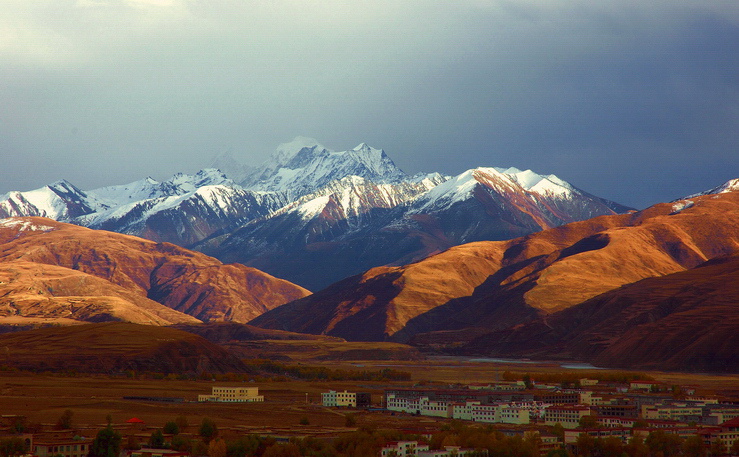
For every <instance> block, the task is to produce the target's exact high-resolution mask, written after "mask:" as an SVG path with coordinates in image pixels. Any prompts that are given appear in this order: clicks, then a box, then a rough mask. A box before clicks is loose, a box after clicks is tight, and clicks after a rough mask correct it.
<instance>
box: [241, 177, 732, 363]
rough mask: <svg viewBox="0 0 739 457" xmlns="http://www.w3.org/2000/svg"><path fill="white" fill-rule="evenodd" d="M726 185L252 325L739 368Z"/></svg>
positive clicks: (335, 294) (474, 348)
mask: <svg viewBox="0 0 739 457" xmlns="http://www.w3.org/2000/svg"><path fill="white" fill-rule="evenodd" d="M733 186H734V187H736V182H733ZM731 189H732V183H727V185H726V186H725V188H724V189H722V191H723V193H720V194H713V195H703V196H696V197H690V199H685V200H680V201H676V202H673V203H664V204H658V205H655V206H652V207H650V208H648V209H645V210H643V211H639V212H633V213H629V214H622V215H611V216H600V217H596V218H593V219H590V220H587V221H581V222H574V223H570V224H567V225H564V226H561V227H556V228H553V229H549V230H545V231H542V232H538V233H533V234H530V235H527V236H524V237H521V238H517V239H513V240H509V241H487V242H476V243H469V244H465V245H461V246H457V247H453V248H451V249H449V250H447V251H445V252H443V253H440V254H438V255H435V256H432V257H430V258H428V259H425V260H422V261H419V262H416V263H413V264H410V265H406V266H402V267H387V266H386V267H377V268H374V269H371V270H369V271H367V272H365V273H363V274H360V275H357V276H354V277H352V278H348V279H346V280H344V281H341V282H338V283H336V284H333V285H332V286H330V287H328V288H326V289H324V290H321V291H319V292H316V293H314V294H313V295H310V296H308V297H305V298H303V299H300V300H297V301H295V302H292V303H288V304H286V305H283V306H281V307H278V308H276V309H274V310H271V311H269V312H267V313H264V314H263V315H261V316H259V317H258V318H256V319H255V320H253V321H252V322H251V323H252V324H253V325H257V326H262V327H267V328H280V329H285V330H292V331H299V332H307V333H320V334H327V335H333V336H339V337H343V338H346V339H356V340H392V341H400V342H407V341H410V342H411V343H413V344H414V345H417V346H420V347H425V348H426V349H432V350H433V349H437V350H438V349H441V350H447V351H448V350H449V349H450V348H454V351H455V352H457V353H460V352H461V353H464V354H485V355H497V356H501V355H511V354H515V355H518V356H527V357H529V356H546V357H565V358H570V357H574V358H581V359H585V360H590V361H594V362H597V363H602V364H606V365H610V366H613V365H617V366H642V367H650V368H656V367H661V368H670V369H677V368H680V369H701V368H706V369H711V370H715V369H718V368H719V367H721V366H725V367H727V368H723V369H728V370H736V367H737V363H736V360H735V358H736V351H735V347H736V346H735V344H731V341H734V342H736V336H735V334H736V330H737V329H738V328H739V327H738V326H737V321H736V315H737V311H739V309H737V306H739V300H737V299H736V298H737V296H736V294H737V289H736V285H737V284H739V280H738V279H739V270H737V262H736V256H737V255H739V192H733V191H730V190H731ZM522 324H525V325H524V326H523V327H522V326H521V325H522ZM714 329H715V331H714ZM721 332H725V334H723V333H722V335H723V336H722V337H718V338H715V337H717V336H718V333H721ZM721 338H724V339H721ZM555 343H556V344H555ZM460 346H462V348H461V349H459V348H460ZM634 354H640V355H638V356H635V355H634ZM706 354H710V355H709V356H707V355H706ZM697 357H704V362H703V363H702V364H697V363H696V364H695V365H691V364H692V363H693V361H694V359H696V358H697ZM732 358H733V359H732ZM731 360H734V363H731Z"/></svg>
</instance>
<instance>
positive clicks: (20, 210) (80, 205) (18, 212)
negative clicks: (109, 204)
mask: <svg viewBox="0 0 739 457" xmlns="http://www.w3.org/2000/svg"><path fill="white" fill-rule="evenodd" d="M90 211H92V208H91V207H90V199H89V197H88V196H87V195H86V194H85V192H83V191H81V190H79V189H78V188H76V187H75V186H73V185H72V184H71V183H69V182H68V181H66V180H60V181H56V182H54V183H52V184H49V185H46V186H44V187H41V188H39V189H35V190H29V191H26V192H18V191H13V192H8V193H7V194H5V195H3V196H1V197H0V217H14V216H42V217H48V218H50V219H55V220H66V219H69V218H70V217H74V216H78V215H80V214H84V213H86V212H90Z"/></svg>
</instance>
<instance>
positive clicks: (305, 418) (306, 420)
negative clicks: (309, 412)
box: [300, 416, 310, 425]
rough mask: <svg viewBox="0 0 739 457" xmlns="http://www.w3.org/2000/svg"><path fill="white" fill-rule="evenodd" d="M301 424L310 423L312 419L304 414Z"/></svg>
mask: <svg viewBox="0 0 739 457" xmlns="http://www.w3.org/2000/svg"><path fill="white" fill-rule="evenodd" d="M300 425H310V421H309V420H308V417H307V416H303V417H301V418H300Z"/></svg>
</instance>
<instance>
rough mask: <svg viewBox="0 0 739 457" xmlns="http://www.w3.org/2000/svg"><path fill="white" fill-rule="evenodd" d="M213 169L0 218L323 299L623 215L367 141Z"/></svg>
mask: <svg viewBox="0 0 739 457" xmlns="http://www.w3.org/2000/svg"><path fill="white" fill-rule="evenodd" d="M211 165H212V166H213V167H217V168H219V169H220V170H219V169H216V168H208V169H204V170H201V171H200V172H198V173H196V174H194V175H184V174H179V175H176V176H174V177H173V178H172V179H170V180H168V181H165V182H157V181H155V180H153V179H151V178H146V179H144V180H141V181H137V182H134V183H130V184H125V185H116V186H110V187H104V188H100V189H94V190H90V191H82V190H80V189H78V188H77V187H75V186H74V185H72V184H71V183H68V182H66V181H59V182H56V183H53V184H50V185H48V186H45V187H43V188H41V189H37V190H34V191H30V192H10V193H8V194H5V195H3V196H0V218H2V217H18V216H43V217H48V218H51V219H54V220H58V221H62V222H69V223H73V224H77V225H81V226H85V227H89V228H95V229H104V230H110V231H115V232H119V233H125V234H129V235H135V236H140V237H143V238H147V239H150V240H153V241H158V242H163V241H166V242H171V243H174V244H177V245H180V246H183V247H188V248H195V249H197V250H199V251H201V252H204V253H206V254H208V255H212V256H215V257H217V258H219V259H221V260H222V261H226V262H239V263H243V264H245V265H249V266H253V267H255V268H259V269H261V270H263V271H265V272H267V273H269V274H272V275H274V276H277V277H280V278H284V279H287V280H289V281H291V282H294V283H298V284H300V285H301V286H303V287H306V288H308V289H311V290H318V289H321V288H323V287H325V286H327V285H329V284H331V283H333V282H335V281H338V280H340V279H343V278H345V277H348V276H351V275H353V274H358V273H361V272H362V271H365V270H367V269H369V268H372V267H376V266H380V265H388V264H393V265H403V264H407V263H410V262H414V261H417V260H420V259H423V258H425V257H427V256H429V255H431V254H434V253H437V252H441V251H443V250H445V249H448V248H450V247H452V246H455V245H459V244H463V243H468V242H473V241H480V240H503V239H510V238H514V237H518V236H523V235H526V234H529V233H532V232H536V231H540V230H542V229H547V228H551V227H556V226H559V225H562V224H566V223H569V222H573V221H578V220H583V219H588V218H591V217H595V216H598V215H604V214H615V213H622V212H625V211H627V210H628V209H629V208H626V207H624V206H621V205H618V204H616V203H613V202H609V201H607V200H604V199H601V198H598V197H595V196H592V195H590V194H587V193H586V192H583V191H581V190H579V189H577V188H575V187H574V186H572V185H570V184H569V183H567V182H565V181H562V180H561V179H559V178H557V177H556V176H554V175H539V174H536V173H534V172H532V171H530V170H526V171H521V170H518V169H516V168H507V169H502V168H477V169H473V170H468V171H466V172H464V173H462V174H461V175H459V176H456V177H447V176H442V175H440V174H438V173H431V174H428V175H416V176H409V175H407V174H405V173H404V172H403V171H402V170H400V169H399V168H398V167H396V166H395V164H394V163H393V161H392V160H391V159H390V158H389V157H388V156H387V154H385V152H384V151H382V150H380V149H375V148H372V147H369V146H367V145H366V144H364V143H362V144H360V145H359V146H357V147H356V148H354V149H351V150H348V151H340V152H336V151H331V150H328V149H326V148H325V147H323V146H321V145H320V144H318V143H317V142H316V141H315V140H312V139H309V138H296V139H295V141H293V142H291V143H286V144H283V145H280V146H279V147H278V148H277V150H276V151H275V153H274V154H273V155H272V156H271V157H270V158H269V159H268V160H267V161H266V162H265V163H263V164H262V165H261V166H259V167H249V166H245V165H242V164H239V163H238V162H237V161H235V160H234V159H233V158H232V157H230V156H227V155H223V156H220V157H218V158H216V159H215V160H214V161H213V163H212V164H211ZM224 173H225V174H224Z"/></svg>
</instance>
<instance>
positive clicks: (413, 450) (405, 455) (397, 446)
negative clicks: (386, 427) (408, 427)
mask: <svg viewBox="0 0 739 457" xmlns="http://www.w3.org/2000/svg"><path fill="white" fill-rule="evenodd" d="M428 450H429V445H428V444H418V441H392V442H390V443H387V444H386V445H385V446H383V447H382V451H381V452H380V455H381V456H382V457H388V456H390V455H392V456H395V457H416V456H417V455H418V454H417V453H418V452H419V451H428Z"/></svg>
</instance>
